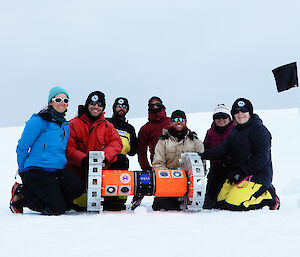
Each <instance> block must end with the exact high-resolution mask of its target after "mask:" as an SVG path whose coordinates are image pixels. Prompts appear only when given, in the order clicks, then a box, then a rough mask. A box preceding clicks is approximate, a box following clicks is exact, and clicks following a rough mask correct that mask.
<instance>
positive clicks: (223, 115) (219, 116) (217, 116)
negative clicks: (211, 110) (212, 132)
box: [213, 114, 229, 120]
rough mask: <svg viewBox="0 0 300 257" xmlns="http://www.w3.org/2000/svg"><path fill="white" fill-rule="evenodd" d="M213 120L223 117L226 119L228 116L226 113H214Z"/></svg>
mask: <svg viewBox="0 0 300 257" xmlns="http://www.w3.org/2000/svg"><path fill="white" fill-rule="evenodd" d="M213 118H214V120H219V119H223V120H226V119H228V118H229V116H228V115H227V114H216V115H214V117H213Z"/></svg>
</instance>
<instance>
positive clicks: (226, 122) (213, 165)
mask: <svg viewBox="0 0 300 257" xmlns="http://www.w3.org/2000/svg"><path fill="white" fill-rule="evenodd" d="M234 125H235V123H234V122H232V117H231V113H230V110H229V108H228V107H227V106H226V105H225V104H218V106H217V107H216V108H215V110H214V114H213V123H212V124H211V128H210V129H209V130H208V131H207V133H206V136H205V139H204V142H203V143H204V147H205V150H207V149H210V148H214V147H216V146H218V145H220V144H221V143H222V142H223V141H224V140H225V139H226V137H227V136H228V135H229V133H230V132H231V130H232V129H233V127H234ZM227 158H229V157H228V156H227ZM226 160H227V159H224V160H211V161H210V169H209V173H208V176H207V186H206V194H205V201H204V205H203V209H212V208H215V207H216V203H217V196H218V194H219V192H220V190H221V188H222V186H223V184H224V182H225V179H226V178H227V174H228V168H227V167H226V162H227V161H226Z"/></svg>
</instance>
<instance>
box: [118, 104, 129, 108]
mask: <svg viewBox="0 0 300 257" xmlns="http://www.w3.org/2000/svg"><path fill="white" fill-rule="evenodd" d="M116 107H119V108H124V109H128V107H127V105H126V104H118V105H117V106H116Z"/></svg>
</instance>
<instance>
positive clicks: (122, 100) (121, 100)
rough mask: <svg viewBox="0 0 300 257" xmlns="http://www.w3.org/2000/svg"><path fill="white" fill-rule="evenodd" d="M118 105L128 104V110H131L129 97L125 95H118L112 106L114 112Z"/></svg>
mask: <svg viewBox="0 0 300 257" xmlns="http://www.w3.org/2000/svg"><path fill="white" fill-rule="evenodd" d="M117 105H126V106H127V112H128V111H129V103H128V99H127V98H125V97H118V98H117V99H116V100H115V102H114V105H113V107H112V109H113V112H115V111H116V107H117Z"/></svg>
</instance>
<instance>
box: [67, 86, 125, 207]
mask: <svg viewBox="0 0 300 257" xmlns="http://www.w3.org/2000/svg"><path fill="white" fill-rule="evenodd" d="M105 107H106V102H105V95H104V93H102V92H100V91H94V92H91V93H90V94H89V95H88V97H87V99H86V101H85V105H79V106H78V116H77V117H75V118H73V119H72V120H70V139H69V142H68V147H67V152H66V154H67V160H68V163H67V167H68V168H70V169H71V170H73V171H74V172H75V174H76V175H77V176H79V177H80V179H81V180H82V181H83V182H84V183H85V184H86V183H87V175H88V174H87V173H88V165H89V162H88V160H89V158H88V153H89V152H90V151H103V152H104V155H105V161H104V164H105V169H114V168H112V166H113V165H115V167H116V166H120V164H118V165H117V164H115V162H120V161H119V160H118V154H119V153H121V151H122V148H123V144H122V141H121V139H120V136H119V134H118V133H117V131H116V130H115V129H114V126H113V124H111V123H110V122H108V121H107V120H106V119H105V118H104V110H105ZM121 161H122V160H121ZM86 199H87V198H86V194H83V195H82V196H81V197H79V198H78V199H75V200H74V206H73V208H74V209H75V210H78V211H85V210H86V204H87V202H86ZM110 200H114V198H113V197H105V198H104V204H103V209H104V210H120V209H125V208H126V206H125V204H124V201H123V202H120V201H118V200H116V202H110Z"/></svg>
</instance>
